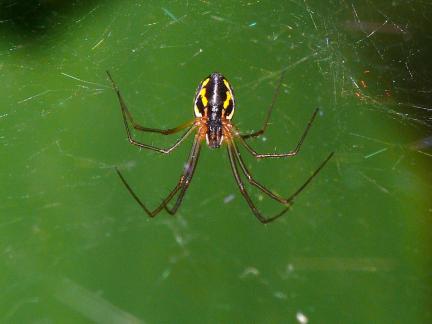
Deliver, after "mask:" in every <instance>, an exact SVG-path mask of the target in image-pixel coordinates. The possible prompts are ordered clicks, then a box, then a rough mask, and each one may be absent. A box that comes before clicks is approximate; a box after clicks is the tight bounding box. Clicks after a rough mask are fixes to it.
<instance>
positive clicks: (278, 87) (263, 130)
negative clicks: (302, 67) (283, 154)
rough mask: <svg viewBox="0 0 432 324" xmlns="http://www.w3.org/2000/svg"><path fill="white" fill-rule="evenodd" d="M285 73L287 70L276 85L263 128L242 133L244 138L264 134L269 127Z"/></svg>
mask: <svg viewBox="0 0 432 324" xmlns="http://www.w3.org/2000/svg"><path fill="white" fill-rule="evenodd" d="M284 75H285V71H284V72H282V74H281V76H280V79H279V82H278V85H277V86H276V89H275V92H274V94H273V98H272V102H271V104H270V106H269V107H268V109H267V114H266V117H265V119H264V124H263V126H262V128H261V129H260V130H258V131H255V132H252V133H249V134H242V135H240V136H241V137H242V138H243V139H247V138H250V137H258V136H260V135H262V134H264V132H265V131H266V130H267V127H268V124H269V120H270V116H271V113H272V111H273V107H274V105H275V102H276V99H277V97H278V96H279V93H280V88H281V86H282V81H283V78H284Z"/></svg>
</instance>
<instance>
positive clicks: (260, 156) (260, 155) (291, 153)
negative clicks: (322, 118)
mask: <svg viewBox="0 0 432 324" xmlns="http://www.w3.org/2000/svg"><path fill="white" fill-rule="evenodd" d="M318 111H319V108H317V109H315V111H314V113H313V114H312V117H311V118H310V120H309V122H308V124H307V126H306V128H305V130H304V131H303V134H302V136H301V137H300V140H299V141H298V143H297V146H296V147H295V149H294V150H292V151H289V152H287V153H257V152H256V151H255V150H254V149H253V148H252V147H251V146H250V145H249V144H248V143H247V142H246V141H245V139H244V138H243V137H242V135H240V134H239V133H238V131H237V130H236V131H235V133H234V135H235V136H237V137H238V138H239V140H240V143H241V144H242V145H243V146H244V147H245V148H246V149H247V150H248V151H249V153H251V154H252V155H253V156H254V157H256V158H257V159H264V158H283V157H290V156H294V155H297V153H298V152H299V151H300V148H301V146H302V144H303V142H304V139H305V138H306V135H307V134H308V132H309V129H310V128H311V126H312V123H313V121H314V119H315V117H316V115H317V113H318Z"/></svg>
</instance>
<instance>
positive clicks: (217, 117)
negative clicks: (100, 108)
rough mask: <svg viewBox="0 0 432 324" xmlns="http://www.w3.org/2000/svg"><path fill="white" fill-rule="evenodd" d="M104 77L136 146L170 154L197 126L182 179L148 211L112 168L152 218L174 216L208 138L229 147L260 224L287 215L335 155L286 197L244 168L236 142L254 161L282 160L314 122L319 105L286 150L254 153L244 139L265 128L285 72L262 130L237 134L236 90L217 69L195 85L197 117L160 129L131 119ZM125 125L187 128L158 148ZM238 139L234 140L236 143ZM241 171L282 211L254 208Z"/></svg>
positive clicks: (165, 131) (214, 145) (241, 186)
mask: <svg viewBox="0 0 432 324" xmlns="http://www.w3.org/2000/svg"><path fill="white" fill-rule="evenodd" d="M107 74H108V77H109V79H110V80H111V83H112V86H113V88H114V90H115V92H116V94H117V98H118V101H119V104H120V107H121V112H122V115H123V122H124V126H125V128H126V133H127V137H128V140H129V142H130V143H131V144H133V145H136V146H138V147H141V148H144V149H149V150H153V151H156V152H159V153H163V154H169V153H170V152H172V151H173V150H175V149H176V148H177V147H179V145H180V144H181V143H182V142H183V141H184V140H185V139H186V138H187V137H188V136H189V135H190V134H192V132H193V131H195V130H196V134H195V138H194V141H193V144H192V149H191V151H190V153H189V158H188V160H187V163H186V164H185V167H184V169H183V172H182V174H181V176H180V179H179V181H178V183H177V185H176V186H175V187H174V188H173V189H172V190H171V191H170V193H169V194H168V196H167V197H166V198H165V199H163V201H162V203H161V204H160V205H159V206H158V207H157V208H155V209H153V210H150V209H149V208H148V207H146V205H144V203H143V202H142V201H141V199H140V198H139V197H138V196H137V194H136V193H135V192H134V191H133V190H132V188H131V187H130V186H129V184H128V183H127V181H126V179H125V177H124V176H123V175H122V174H121V172H120V171H119V170H118V169H117V168H116V172H117V174H118V175H119V177H120V179H121V181H122V182H123V184H124V185H125V187H126V189H127V190H128V191H129V193H130V194H131V195H132V197H133V198H134V199H135V201H136V202H137V203H138V204H139V205H140V206H141V208H142V209H143V210H144V211H145V212H146V213H147V214H148V215H149V216H150V217H154V216H156V215H157V214H158V213H159V212H160V211H162V210H163V209H165V210H166V211H167V212H168V213H170V214H172V215H174V214H175V213H176V212H177V210H178V208H179V207H180V205H181V203H182V201H183V198H184V196H185V194H186V191H187V189H188V188H189V185H190V183H191V181H192V177H193V175H194V172H195V168H196V166H197V163H198V159H199V156H200V150H201V143H202V142H203V140H204V139H205V140H206V142H207V145H208V146H209V147H210V148H211V149H216V148H219V147H220V146H221V144H222V143H223V142H225V143H226V144H227V150H228V157H229V161H230V165H231V170H232V172H233V175H234V178H235V181H236V183H237V185H238V187H239V189H240V192H241V194H242V195H243V197H244V199H245V200H246V202H247V203H248V205H249V207H250V209H251V210H252V212H253V213H254V215H255V216H256V218H257V219H258V220H259V221H260V222H261V223H269V222H272V221H274V220H275V219H277V218H279V217H280V216H282V215H283V214H285V213H286V212H287V211H288V210H289V209H290V207H291V206H292V204H293V201H294V198H295V197H297V196H298V195H299V194H300V193H301V192H302V191H303V190H304V189H305V188H306V187H307V185H308V184H309V183H310V182H311V181H312V179H313V178H314V177H315V176H316V175H317V174H318V173H319V172H320V171H321V169H322V168H323V167H324V166H325V164H326V163H327V162H328V161H329V160H330V158H331V157H332V156H333V153H334V152H331V153H330V154H329V155H328V156H327V158H326V159H325V160H324V161H323V162H321V164H320V165H319V166H318V168H317V169H316V170H315V171H314V172H313V174H312V175H311V176H309V178H308V179H307V180H306V181H305V182H304V183H303V184H302V185H301V186H300V187H299V188H298V189H297V190H296V191H295V192H294V193H293V194H291V196H289V197H288V198H283V197H281V196H279V195H277V194H275V193H273V192H271V191H270V190H269V189H267V188H266V187H265V186H264V185H262V184H260V183H259V182H257V181H256V180H255V179H254V177H253V176H252V175H251V174H250V172H249V170H248V169H247V167H246V164H245V162H244V160H243V158H242V156H241V155H240V151H239V148H238V143H239V144H241V145H242V146H244V147H245V148H246V150H247V151H248V152H249V153H251V154H252V155H253V156H254V157H255V158H257V159H265V158H285V157H292V156H295V155H297V153H298V152H299V150H300V147H301V146H302V144H303V141H304V139H305V137H306V135H307V133H308V132H309V129H310V127H311V125H312V122H313V121H314V119H315V117H316V115H317V113H318V110H319V109H318V108H317V109H315V111H314V113H313V114H312V117H311V118H310V120H309V123H308V124H307V126H306V128H305V130H304V131H303V134H302V136H301V137H300V140H299V141H298V143H297V146H296V147H295V149H294V150H292V151H289V152H287V153H257V152H256V151H255V150H254V149H253V148H252V147H251V146H250V145H249V143H248V142H247V140H248V139H250V138H255V137H258V136H261V135H262V134H264V132H265V131H266V130H267V127H268V124H269V119H270V116H271V113H272V110H273V106H274V104H275V101H276V98H277V96H278V94H279V92H280V88H281V84H282V80H283V74H282V75H281V78H280V80H279V83H278V85H277V87H276V90H275V92H274V94H273V98H272V101H271V103H270V106H269V107H268V110H267V114H266V116H265V119H264V124H263V126H262V128H261V129H260V130H258V131H254V132H250V133H246V134H242V133H240V132H239V130H238V129H237V128H236V127H235V126H234V125H233V124H232V123H231V119H232V117H233V115H234V111H235V107H236V105H235V99H234V92H233V89H232V86H231V84H230V83H229V81H228V80H227V79H226V78H225V77H224V76H223V75H222V74H220V73H217V72H214V73H212V74H210V75H209V76H208V77H206V78H205V79H204V80H203V81H201V83H200V84H199V86H198V88H197V90H196V93H195V98H194V112H195V118H194V119H192V120H190V121H188V122H186V123H184V124H181V125H179V126H177V127H175V128H169V129H158V128H148V127H144V126H141V125H139V124H138V123H136V122H135V121H134V119H133V118H132V115H131V113H130V112H129V110H128V108H127V106H126V103H125V101H124V100H123V97H122V95H121V93H120V90H119V88H118V86H117V84H116V83H115V82H114V80H113V78H112V77H111V74H110V73H109V72H108V71H107ZM129 123H130V124H131V125H132V127H133V128H134V129H135V130H137V131H141V132H150V133H158V134H162V135H170V134H174V133H177V132H180V131H181V130H184V129H187V130H186V131H185V132H184V133H183V135H181V136H180V137H179V138H178V139H177V141H176V142H175V143H174V144H173V145H171V146H170V147H167V148H160V147H156V146H153V145H149V144H144V143H141V142H138V141H137V140H135V139H134V138H133V137H132V135H131V130H130V127H129ZM237 141H238V143H237ZM239 169H240V170H241V173H242V174H243V175H244V176H245V177H246V179H247V181H248V182H249V183H250V184H251V185H252V186H255V187H257V188H258V189H259V190H261V191H262V192H263V193H264V194H266V195H267V196H269V197H270V198H272V199H274V200H276V201H277V202H279V203H281V204H282V205H283V206H284V208H283V209H282V211H280V212H279V213H277V214H276V215H274V216H271V217H265V216H264V215H263V214H262V213H261V212H260V211H259V210H258V209H257V208H256V206H255V204H254V202H253V201H252V199H251V197H250V195H249V193H248V192H247V190H246V189H245V186H244V183H243V180H242V178H241V177H240V171H239ZM177 193H178V196H177V200H176V201H175V203H174V205H173V206H172V207H171V208H170V207H168V204H169V202H170V201H171V200H172V199H173V198H174V196H175V195H176V194H177Z"/></svg>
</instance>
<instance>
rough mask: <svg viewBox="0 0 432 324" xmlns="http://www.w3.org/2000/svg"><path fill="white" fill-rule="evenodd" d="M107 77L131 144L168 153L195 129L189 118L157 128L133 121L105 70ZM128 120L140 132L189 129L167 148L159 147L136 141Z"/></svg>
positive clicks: (117, 89)
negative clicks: (174, 125) (164, 127)
mask: <svg viewBox="0 0 432 324" xmlns="http://www.w3.org/2000/svg"><path fill="white" fill-rule="evenodd" d="M107 74H108V77H109V78H110V80H111V83H112V85H113V88H114V90H115V92H116V94H117V98H118V100H119V103H120V107H121V112H122V115H123V122H124V125H125V129H126V133H127V137H128V140H129V142H130V143H131V144H133V145H136V146H138V147H142V148H145V149H149V150H153V151H156V152H159V153H164V154H168V153H170V152H171V151H172V150H174V149H175V148H177V147H178V146H179V145H180V144H181V143H182V142H183V141H184V140H185V139H186V138H187V137H188V135H190V133H191V132H192V131H193V130H194V129H195V126H193V124H194V120H190V121H188V122H186V123H184V124H182V125H180V126H178V127H175V128H170V129H157V128H148V127H143V126H141V125H138V124H137V123H135V121H134V120H133V118H132V115H131V114H130V112H129V110H128V108H127V106H126V103H125V102H124V100H123V97H122V95H121V93H120V90H119V88H118V87H117V85H116V83H115V82H114V80H113V79H112V77H111V74H110V73H109V72H108V71H107ZM128 120H129V121H130V122H131V124H132V125H133V127H134V128H135V129H136V130H139V131H142V132H150V133H159V134H163V135H169V134H174V133H177V132H179V131H181V130H183V129H185V128H187V127H189V129H188V130H187V131H186V132H185V133H184V134H183V135H182V136H180V138H179V139H178V140H177V141H176V142H175V143H174V144H173V145H172V146H170V147H168V148H159V147H156V146H153V145H148V144H144V143H140V142H138V141H136V140H135V139H134V138H133V137H132V134H131V131H130V128H129V123H128Z"/></svg>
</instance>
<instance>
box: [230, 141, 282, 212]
mask: <svg viewBox="0 0 432 324" xmlns="http://www.w3.org/2000/svg"><path fill="white" fill-rule="evenodd" d="M232 150H233V153H234V154H233V157H234V159H235V160H236V161H237V163H238V164H239V165H240V168H241V170H242V172H243V174H244V175H245V177H246V179H247V180H248V181H249V183H250V184H251V185H253V186H255V187H257V188H258V189H259V190H261V191H262V192H264V193H265V194H266V195H268V196H269V197H270V198H272V199H274V200H276V201H278V202H280V203H281V204H283V205H286V206H287V205H289V203H290V202H289V200H287V199H285V198H283V197H281V196H279V195H277V194H275V193H273V192H271V191H270V190H269V189H267V188H266V187H265V186H264V185H262V184H260V183H259V182H257V181H256V180H255V179H254V177H253V176H252V175H251V174H250V172H249V170H248V169H247V167H246V164H245V162H244V160H243V158H242V157H241V154H240V151H239V149H238V147H237V144H236V143H235V142H234V141H232Z"/></svg>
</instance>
